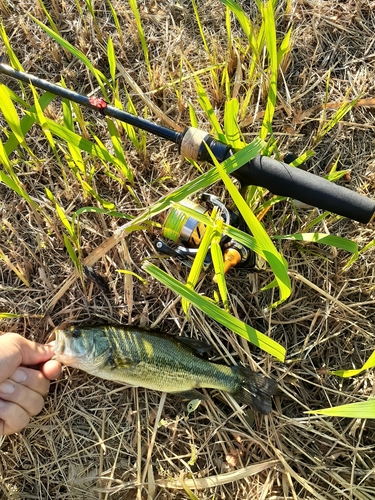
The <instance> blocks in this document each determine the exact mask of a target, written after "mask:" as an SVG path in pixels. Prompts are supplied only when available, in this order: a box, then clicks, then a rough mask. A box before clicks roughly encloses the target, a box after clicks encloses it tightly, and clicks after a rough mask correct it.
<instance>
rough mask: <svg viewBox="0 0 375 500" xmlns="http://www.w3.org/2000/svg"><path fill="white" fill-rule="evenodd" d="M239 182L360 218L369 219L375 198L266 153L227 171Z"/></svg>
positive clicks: (242, 184)
mask: <svg viewBox="0 0 375 500" xmlns="http://www.w3.org/2000/svg"><path fill="white" fill-rule="evenodd" d="M231 175H232V176H233V177H235V178H236V179H237V180H238V181H239V182H240V183H241V186H242V187H244V186H249V185H254V186H260V187H264V188H266V189H268V190H269V191H271V193H273V194H275V195H278V196H288V197H291V198H294V199H297V200H299V201H301V202H303V203H307V204H308V205H312V206H314V207H318V208H321V209H323V210H328V211H329V212H333V213H335V214H337V215H342V216H343V217H347V218H349V219H352V220H355V221H358V222H362V223H364V224H366V223H368V222H370V221H372V220H373V218H374V215H375V201H374V200H372V199H371V198H368V197H367V196H364V195H362V194H359V193H356V192H355V191H352V190H350V189H347V188H345V187H343V186H340V185H338V184H335V183H333V182H330V181H328V180H327V179H324V178H323V177H319V176H318V175H314V174H311V173H310V172H306V171H305V170H301V169H299V168H295V167H290V166H289V165H287V164H286V163H283V162H281V161H277V160H274V159H272V158H269V157H267V156H256V157H255V158H253V159H252V160H250V161H249V162H248V163H246V164H245V165H243V166H242V167H241V168H239V169H238V170H236V171H235V172H233V173H232V174H231Z"/></svg>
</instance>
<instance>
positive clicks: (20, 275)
mask: <svg viewBox="0 0 375 500" xmlns="http://www.w3.org/2000/svg"><path fill="white" fill-rule="evenodd" d="M0 174H1V172H0ZM0 259H1V260H3V261H4V262H5V264H6V265H7V266H8V267H9V269H11V270H12V271H13V272H14V273H15V274H16V275H17V276H18V278H19V279H20V280H21V281H22V283H23V284H24V285H26V286H27V287H30V283H29V281H28V280H27V279H26V277H25V276H24V274H23V273H22V272H21V271H20V270H19V269H18V268H17V267H16V266H14V265H13V264H12V262H11V261H10V259H9V257H8V256H7V255H5V253H4V252H3V251H2V250H1V248H0Z"/></svg>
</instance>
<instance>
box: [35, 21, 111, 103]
mask: <svg viewBox="0 0 375 500" xmlns="http://www.w3.org/2000/svg"><path fill="white" fill-rule="evenodd" d="M29 16H30V17H31V19H32V20H33V21H34V22H35V23H36V24H37V25H38V26H40V28H42V30H44V31H45V32H46V33H47V34H48V35H49V36H50V37H51V38H53V39H54V40H55V41H56V42H57V43H58V44H60V45H61V47H63V48H64V49H65V50H67V51H68V52H70V53H71V54H72V55H73V56H74V57H76V58H77V59H79V60H80V61H81V62H82V63H83V64H84V65H85V66H86V67H87V69H88V70H89V71H90V72H91V73H92V74H93V75H94V77H95V78H96V80H97V82H98V84H99V87H100V89H101V91H102V94H103V97H104V99H105V100H107V101H108V100H109V99H108V95H107V91H106V89H105V86H104V83H105V84H106V85H108V86H110V84H109V82H108V80H107V78H106V77H105V76H104V75H103V73H102V72H101V71H99V70H98V69H96V68H95V67H94V66H93V64H92V63H91V61H90V60H89V59H88V58H87V57H86V56H85V54H83V52H81V51H80V50H78V49H77V48H75V47H74V46H73V45H72V44H71V43H69V42H68V41H66V40H64V38H62V37H61V36H60V35H59V34H57V33H55V32H54V31H53V30H51V29H50V28H48V26H46V25H45V24H43V23H42V22H41V21H39V20H38V19H37V18H36V17H34V16H32V15H31V14H29Z"/></svg>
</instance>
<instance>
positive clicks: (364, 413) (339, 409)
mask: <svg viewBox="0 0 375 500" xmlns="http://www.w3.org/2000/svg"><path fill="white" fill-rule="evenodd" d="M306 413H310V414H312V415H327V416H330V417H346V418H375V399H370V400H369V401H360V402H359V403H350V404H347V405H341V406H335V407H333V408H324V409H323V410H313V411H308V412H306Z"/></svg>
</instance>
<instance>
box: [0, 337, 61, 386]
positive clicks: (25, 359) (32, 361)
mask: <svg viewBox="0 0 375 500" xmlns="http://www.w3.org/2000/svg"><path fill="white" fill-rule="evenodd" d="M53 354H54V348H53V346H49V345H42V344H36V343H34V342H31V341H30V340H27V339H24V338H23V337H21V335H18V334H17V333H5V334H4V335H0V380H5V379H6V378H8V377H9V376H10V375H11V374H12V373H13V372H14V370H15V368H16V367H17V366H19V365H37V364H39V363H44V362H45V361H48V360H49V359H51V358H52V356H53Z"/></svg>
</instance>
